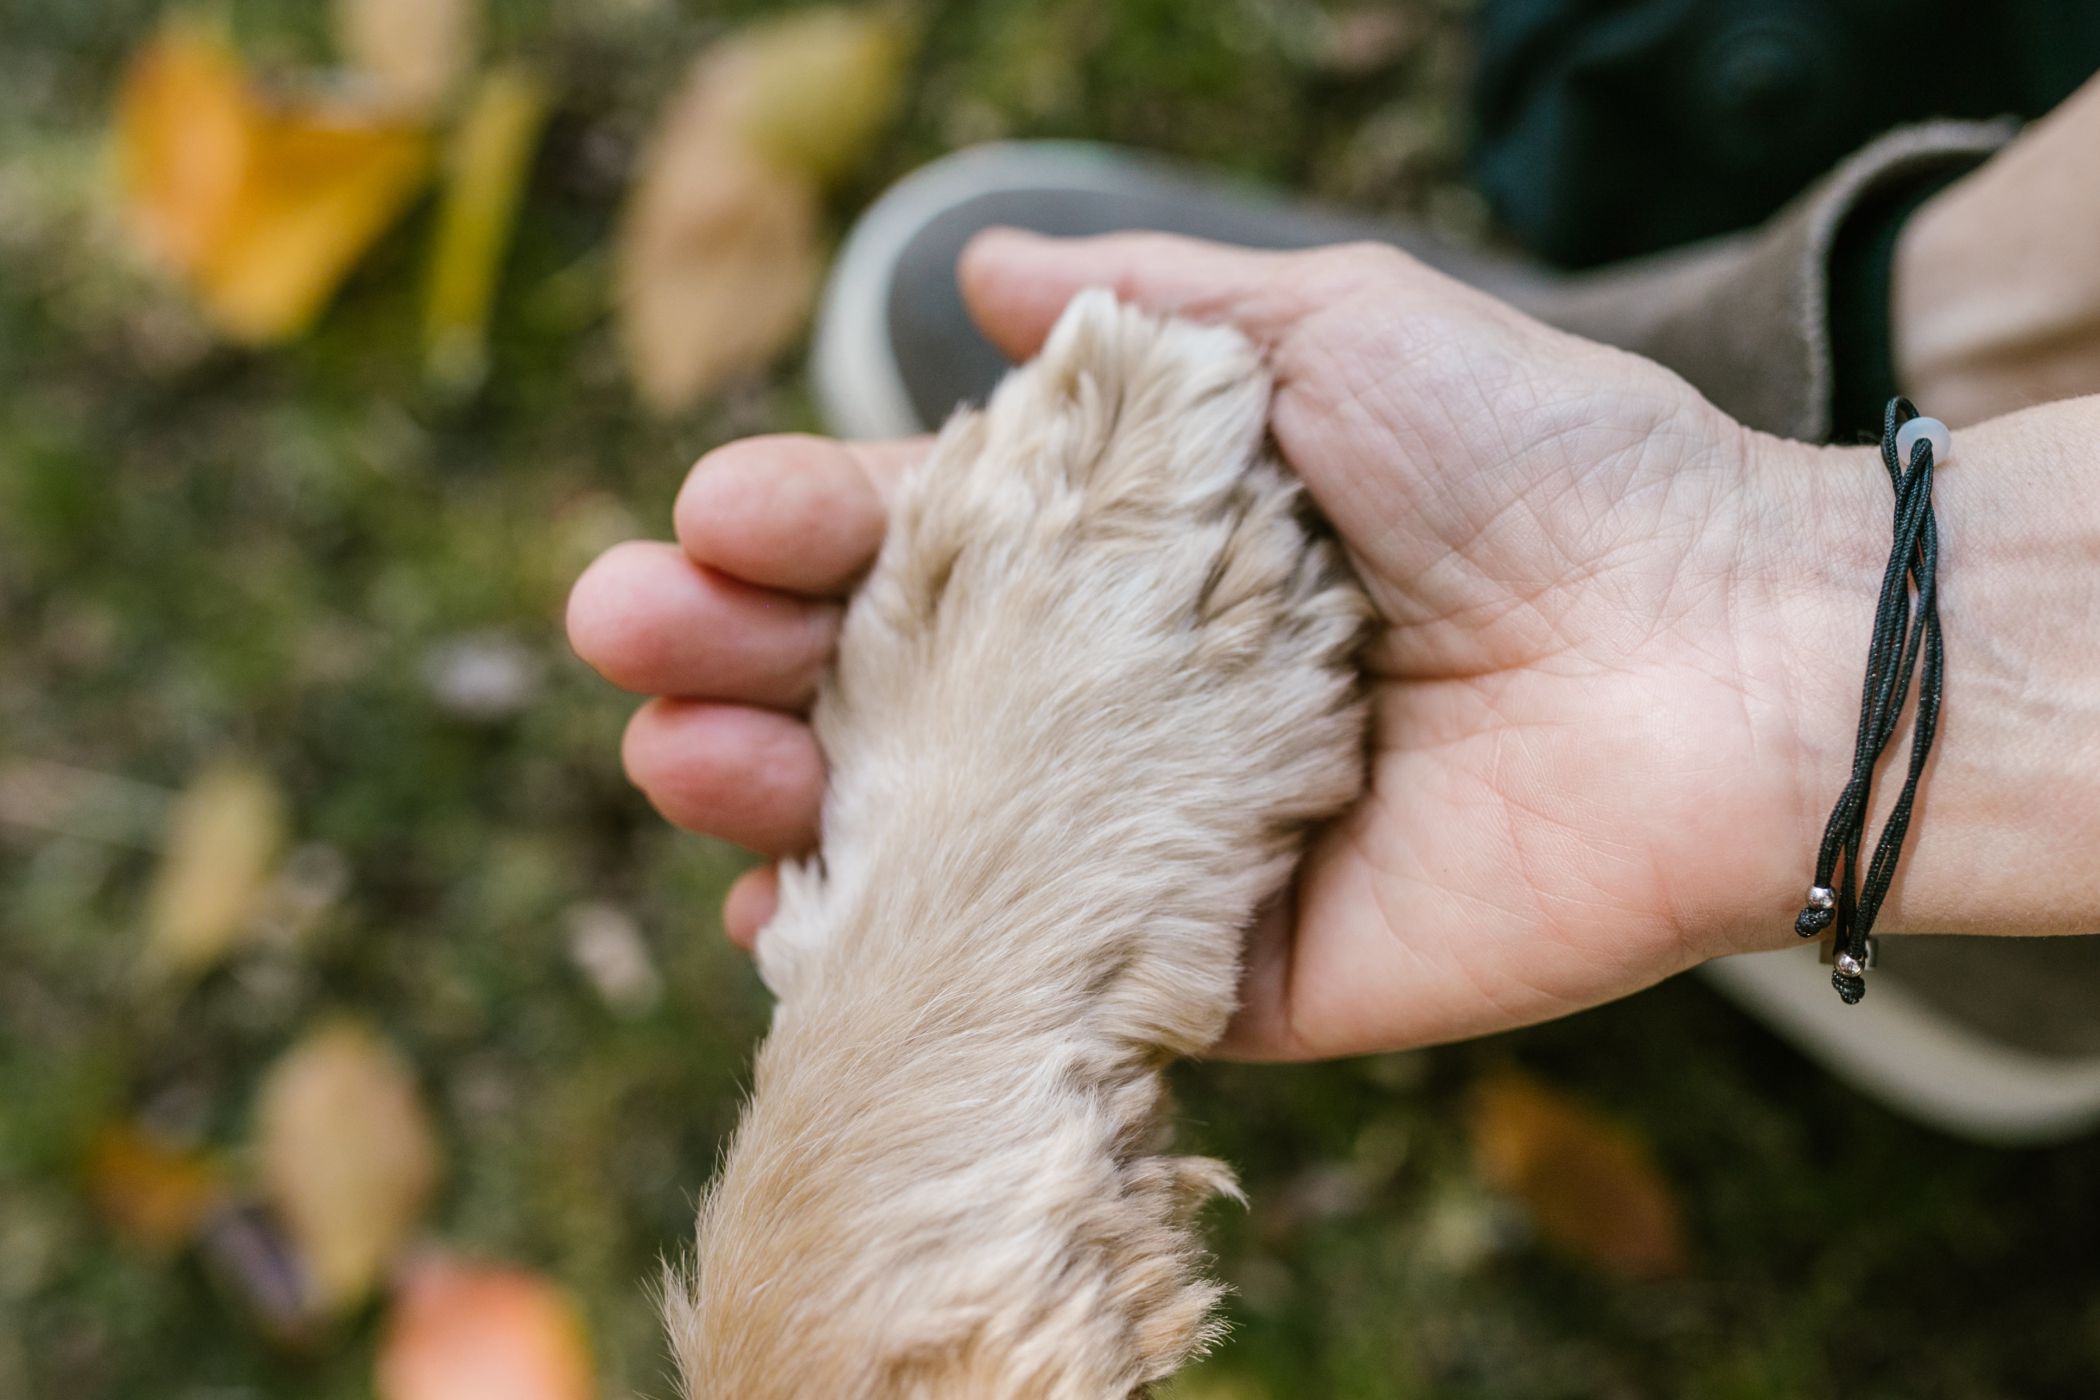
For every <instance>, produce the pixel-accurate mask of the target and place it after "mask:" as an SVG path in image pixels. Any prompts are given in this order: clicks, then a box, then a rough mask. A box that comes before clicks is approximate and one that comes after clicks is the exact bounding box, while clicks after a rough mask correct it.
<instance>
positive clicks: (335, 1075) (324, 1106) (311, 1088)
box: [254, 1020, 439, 1315]
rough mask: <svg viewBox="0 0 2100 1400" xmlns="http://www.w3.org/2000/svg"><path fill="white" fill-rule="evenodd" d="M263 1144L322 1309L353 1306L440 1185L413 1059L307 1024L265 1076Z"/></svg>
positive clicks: (268, 1183) (346, 1026)
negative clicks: (407, 1060) (302, 1034)
mask: <svg viewBox="0 0 2100 1400" xmlns="http://www.w3.org/2000/svg"><path fill="white" fill-rule="evenodd" d="M254 1149H255V1165H256V1173H257V1177H258V1182H259V1184H260V1186H261V1188H262V1192H263V1195H264V1197H265V1198H266V1199H267V1200H268V1202H269V1203H270V1205H271V1207H272V1208H273V1209H274V1211H275V1212H276V1214H277V1217H278V1218H279V1219H280V1220H282V1221H283V1223H284V1226H285V1229H286V1232H287V1233H288V1234H289V1236H290V1238H291V1240H292V1243H293V1245H294V1246H295V1247H296V1249H297V1251H298V1256H299V1259H300V1261H301V1264H302V1266H303V1270H304V1274H305V1279H306V1282H307V1283H308V1285H309V1294H310V1297H311V1301H312V1308H313V1311H315V1312H316V1313H319V1314H322V1315H337V1314H340V1313H342V1312H345V1311H347V1310H348V1309H350V1308H352V1307H354V1306H356V1305H357V1304H358V1303H359V1302H360V1301H362V1300H363V1299H364V1298H365V1296H366V1295H367V1294H369V1293H370V1292H371V1290H372V1287H373V1285H374V1284H375V1283H377V1282H378V1280H379V1278H380V1275H381V1274H382V1273H383V1272H384V1271H385V1270H386V1268H387V1266H388V1265H389V1264H391V1263H392V1262H393V1260H394V1258H395V1256H396V1255H397V1254H398V1253H399V1252H400V1250H401V1247H402V1246H403V1245H404V1244H405V1243H406V1242H407V1240H408V1238H409V1236H410V1234H411V1233H412V1232H413V1231H414V1230H415V1228H416V1226H417V1224H418V1222H420V1221H421V1220H422V1218H423V1212H424V1209H425V1208H426V1207H427V1206H428V1205H429V1203H430V1198H431V1195H432V1193H433V1192H434V1191H435V1190H436V1188H437V1182H438V1171H439V1158H438V1146H437V1141H436V1138H435V1136H434V1135H433V1133H432V1130H431V1124H430V1118H429V1115H428V1113H427V1112H426V1111H425V1109H424V1107H423V1101H422V1099H421V1097H420V1096H419V1095H418V1093H417V1091H416V1084H415V1078H414V1076H413V1075H412V1074H411V1073H410V1071H409V1068H408V1065H407V1064H406V1063H404V1062H403V1061H402V1059H401V1058H400V1056H399V1055H397V1054H395V1053H394V1052H393V1051H392V1050H391V1049H389V1048H388V1047H387V1046H386V1045H385V1044H383V1043H382V1042H381V1041H380V1039H379V1037H378V1036H377V1035H375V1034H374V1033H373V1032H372V1031H371V1030H370V1029H369V1028H368V1027H366V1026H364V1025H362V1024H360V1023H358V1022H355V1021H348V1020H343V1021H335V1022H331V1023H328V1024H326V1025H323V1026H321V1027H320V1028H318V1029H316V1030H313V1031H310V1032H309V1033H308V1034H307V1035H306V1037H305V1038H304V1039H302V1040H301V1041H300V1042H299V1043H298V1044H297V1045H295V1046H293V1047H292V1048H291V1049H290V1050H289V1051H287V1052H286V1053H285V1054H284V1056H283V1057H282V1058H280V1059H279V1060H278V1061H277V1063H276V1064H275V1065H274V1066H272V1067H271V1069H270V1072H269V1074H268V1076H267V1077H266V1078H265V1079H264V1081H263V1085H262V1088H261V1091H260V1094H259V1097H258V1099H257V1103H256V1115H255V1144H254Z"/></svg>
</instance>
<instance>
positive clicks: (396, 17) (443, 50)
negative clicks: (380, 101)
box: [335, 0, 482, 109]
mask: <svg viewBox="0 0 2100 1400" xmlns="http://www.w3.org/2000/svg"><path fill="white" fill-rule="evenodd" d="M481 18H482V17H481V4H480V0H336V3H335V46H336V49H337V50H338V51H339V52H340V53H341V54H342V56H343V59H344V61H345V62H347V63H349V65H350V66H351V67H353V68H355V69H357V70H359V71H360V72H363V73H365V74H368V75H369V76H371V77H372V78H374V79H376V80H377V81H378V82H380V83H381V84H383V85H384V86H385V88H386V90H387V92H388V93H389V94H390V95H391V96H393V97H394V98H396V99H398V100H399V101H401V102H403V103H406V104H408V105H410V106H414V107H420V108H425V109H428V108H434V107H437V106H438V105H439V104H441V103H443V102H444V100H445V99H446V98H447V97H449V96H451V95H452V92H453V90H454V89H455V88H457V87H458V86H459V84H460V81H461V80H462V79H464V78H465V77H466V75H467V73H468V72H469V71H470V70H471V69H472V68H473V66H474V55H475V51H476V50H477V49H479V48H480V46H481Z"/></svg>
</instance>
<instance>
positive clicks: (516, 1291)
mask: <svg viewBox="0 0 2100 1400" xmlns="http://www.w3.org/2000/svg"><path fill="white" fill-rule="evenodd" d="M377 1373H378V1374H377V1381H378V1384H377V1387H376V1389H377V1392H378V1397H379V1400H591V1397H592V1396H594V1395H596V1394H597V1393H598V1387H597V1382H596V1381H595V1380H594V1379H593V1377H592V1373H591V1355H590V1345H589V1341H588V1339H587V1338H586V1336H585V1334H584V1328H583V1322H582V1319H581V1318H579V1317H578V1316H577V1314H576V1310H575V1308H574V1307H572V1306H571V1305H570V1303H569V1301H568V1299H567V1298H566V1297H564V1296H563V1295H562V1293H561V1292H560V1291H559V1290H558V1289H556V1288H555V1287H554V1286H553V1285H551V1284H549V1283H548V1282H547V1281H546V1280H544V1279H542V1278H540V1277H539V1276H538V1275H536V1274H531V1273H527V1272H525V1271H524V1270H521V1269H511V1268H504V1267H501V1266H498V1265H491V1264H473V1263H468V1262H465V1261H462V1260H456V1259H450V1258H445V1257H443V1256H439V1257H434V1258H430V1259H426V1260H420V1261H418V1262H417V1263H416V1264H415V1266H414V1267H412V1268H411V1269H410V1270H409V1272H408V1275H407V1277H406V1278H405V1279H403V1281H402V1284H401V1288H400V1290H399V1291H398V1293H397V1294H396V1296H395V1301H394V1307H393V1311H392V1312H391V1313H390V1314H389V1316H388V1318H387V1323H386V1331H385V1333H384V1335H383V1336H382V1337H381V1338H380V1342H379V1357H378V1364H377Z"/></svg>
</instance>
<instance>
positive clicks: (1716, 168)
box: [1473, 0, 2100, 267]
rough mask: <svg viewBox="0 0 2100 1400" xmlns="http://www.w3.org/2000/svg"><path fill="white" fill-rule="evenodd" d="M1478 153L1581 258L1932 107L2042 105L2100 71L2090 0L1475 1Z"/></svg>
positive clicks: (1501, 201) (2034, 112)
mask: <svg viewBox="0 0 2100 1400" xmlns="http://www.w3.org/2000/svg"><path fill="white" fill-rule="evenodd" d="M1475 58H1476V64H1477V70H1476V74H1475V82H1474V85H1473V116H1474V122H1475V140H1474V155H1473V167H1474V173H1475V176H1476V179H1477V181H1478V183H1479V185H1480V188H1481V190H1482V191H1483V192H1484V193H1485V194H1486V195H1487V198H1488V201H1489V203H1490V204H1491V205H1492V206H1493V207H1494V209H1495V211H1496V213H1497V214H1498V215H1499V217H1500V218H1501V219H1502V221H1503V222H1504V223H1505V224H1506V225H1507V226H1508V227H1509V229H1510V230H1511V231H1512V232H1513V233H1514V234H1515V235H1516V236H1517V238H1518V239H1519V241H1521V242H1522V243H1523V244H1524V245H1525V247H1527V248H1528V249H1530V250H1531V251H1532V252H1533V253H1535V254H1537V255H1538V256H1540V257H1542V258H1544V259H1546V260H1547V261H1549V262H1552V263H1556V264H1559V265H1561V266H1564V267H1588V266H1593V265H1596V264H1599V263H1604V262H1609V261H1613V260H1616V259H1620V258H1626V257H1632V256H1635V255H1638V254H1641V253H1648V252H1654V251H1657V250H1659V249H1663V248H1668V247H1674V246H1677V245H1679V244H1682V243H1688V242H1692V241H1694V240H1697V239H1700V238H1705V237H1708V236H1711V235H1714V234H1720V233H1726V232H1730V231H1732V230H1735V229H1739V228H1748V227H1750V226H1752V225H1755V224H1758V223H1761V222H1763V221H1764V220H1765V219H1766V218H1767V217H1768V216H1769V215H1771V214H1772V213H1774V212H1775V211H1776V210H1778V208H1779V207H1780V205H1782V204H1784V203H1785V202H1786V201H1787V200H1788V199H1790V198H1791V197H1793V196H1794V195H1795V194H1797V193H1799V192H1800V191H1801V190H1803V189H1805V188H1806V187H1807V186H1808V184H1809V182H1811V181H1812V180H1814V179H1815V178H1816V177H1818V176H1819V175H1821V174H1822V173H1823V172H1824V171H1826V170H1828V169H1830V168H1831V167H1832V166H1834V165H1836V164H1837V162H1838V161H1839V160H1841V159H1842V158H1844V157H1845V156H1846V155H1847V154H1849V153H1850V152H1852V151H1854V150H1857V149H1859V148H1860V147H1861V146H1864V145H1865V144H1866V143H1867V142H1868V141H1870V140H1872V139H1873V138H1874V137H1875V136H1878V135H1880V134H1881V133H1882V132H1884V131H1887V130H1889V129H1891V128H1893V127H1896V126H1900V125H1904V124H1907V123H1910V122H1916V121H1922V120H1926V119H1929V118H1932V117H1972V118H1985V117H1997V116H2007V115H2011V116H2023V117H2034V116H2039V115H2041V114H2042V113H2043V112H2046V111H2048V110H2049V109H2050V108H2052V107H2054V106H2055V105H2056V104H2057V103H2059V102H2061V101H2062V100H2063V99H2064V98H2065V97H2066V96H2068V95H2069V94H2070V93H2071V91H2072V90H2073V89H2074V88H2076V87H2077V86H2078V84H2079V83H2080V82H2082V81H2084V79H2085V78H2086V77H2088V76H2089V75H2090V74H2092V73H2093V72H2094V70H2095V69H2100V3H2094V0H1483V3H1482V5H1481V9H1480V12H1479V14H1478V16H1477V17H1476V21H1475Z"/></svg>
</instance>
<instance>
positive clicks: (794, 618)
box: [568, 540, 839, 706]
mask: <svg viewBox="0 0 2100 1400" xmlns="http://www.w3.org/2000/svg"><path fill="white" fill-rule="evenodd" d="M838 620H839V605H838V604H836V603H827V602H818V601H816V600H814V599H809V598H803V597H798V596H796V595H794V594H789V593H778V592H775V591H773V590H772V589H767V588H754V587H752V586H751V585H750V584H748V583H740V582H738V581H737V580H736V579H733V578H731V577H730V576H729V575H727V574H724V573H721V572H718V571H716V570H714V569H706V568H702V567H700V566H699V565H696V564H694V563H693V561H692V560H690V559H688V558H687V557H686V556H685V554H684V552H683V551H681V550H680V549H679V548H678V546H677V545H674V544H660V543H657V542H655V541H644V540H634V541H631V542H629V543H627V544H622V545H616V546H614V547H613V548H612V549H609V550H607V551H606V552H605V553H604V554H602V555H600V556H599V557H598V559H597V560H596V561H595V562H593V563H592V564H591V566H590V568H588V569H586V570H584V572H583V577H581V578H579V579H578V580H576V587H575V588H574V589H572V590H570V593H569V616H568V625H569V644H570V645H571V646H572V647H574V648H575V649H576V654H577V655H578V656H580V657H582V658H583V659H584V660H585V661H587V662H589V663H590V665H591V666H592V667H594V668H595V669H596V670H597V671H598V673H599V674H600V675H602V676H604V677H605V678H606V679H607V680H609V681H611V682H612V683H613V684H614V685H617V686H619V687H620V688H621V689H623V690H631V691H635V692H636V693H638V694H643V695H680V696H687V697H693V698H707V699H713V700H737V701H742V702H744V703H746V704H752V705H782V706H801V705H806V704H808V703H809V699H810V696H811V695H812V694H813V693H814V691H815V690H816V684H817V678H818V676H819V675H821V674H822V672H823V669H824V667H825V666H826V665H828V664H829V663H830V659H831V650H832V646H833V644H834V643H835V642H836V641H837V639H838Z"/></svg>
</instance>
